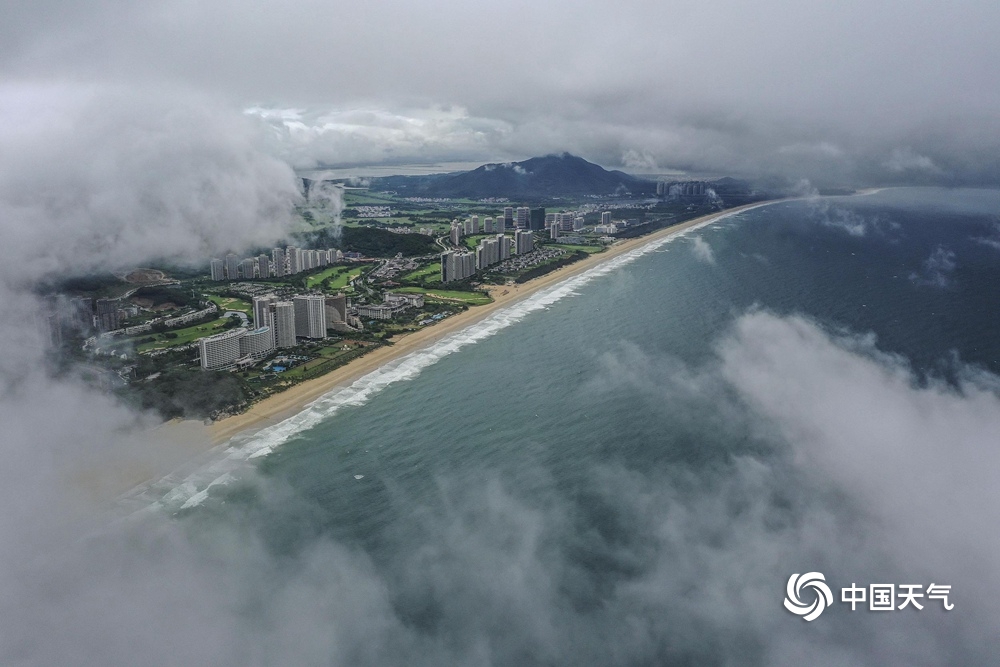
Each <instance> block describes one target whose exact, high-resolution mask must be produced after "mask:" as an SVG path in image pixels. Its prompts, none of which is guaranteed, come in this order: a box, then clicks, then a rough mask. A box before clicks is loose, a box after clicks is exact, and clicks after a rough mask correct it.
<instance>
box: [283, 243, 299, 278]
mask: <svg viewBox="0 0 1000 667" xmlns="http://www.w3.org/2000/svg"><path fill="white" fill-rule="evenodd" d="M285 255H287V256H288V273H289V274H291V275H294V274H296V273H298V272H299V271H301V270H302V251H301V250H299V249H298V248H296V247H295V246H292V245H290V246H288V247H287V248H285Z"/></svg>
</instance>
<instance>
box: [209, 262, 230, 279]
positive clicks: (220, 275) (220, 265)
mask: <svg viewBox="0 0 1000 667" xmlns="http://www.w3.org/2000/svg"><path fill="white" fill-rule="evenodd" d="M209 270H210V271H211V272H212V280H225V279H226V264H225V262H223V261H222V260H221V259H219V258H218V257H213V258H212V261H211V262H210V263H209Z"/></svg>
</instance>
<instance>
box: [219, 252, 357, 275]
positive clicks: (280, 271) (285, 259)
mask: <svg viewBox="0 0 1000 667" xmlns="http://www.w3.org/2000/svg"><path fill="white" fill-rule="evenodd" d="M343 259H344V253H342V252H341V251H340V250H337V249H336V248H330V249H329V250H310V249H306V248H297V247H295V246H287V247H285V248H275V249H274V250H272V251H271V255H270V257H269V256H268V255H266V254H260V255H258V256H257V257H247V258H244V259H240V258H239V256H238V255H236V254H234V253H229V254H228V255H226V257H225V259H219V258H218V257H214V258H212V261H211V262H210V270H211V274H212V280H252V279H254V278H271V277H275V278H282V277H284V276H288V275H293V274H296V273H300V272H302V271H308V270H309V269H315V268H318V267H322V266H329V265H330V264H334V263H336V262H339V261H342V260H343Z"/></svg>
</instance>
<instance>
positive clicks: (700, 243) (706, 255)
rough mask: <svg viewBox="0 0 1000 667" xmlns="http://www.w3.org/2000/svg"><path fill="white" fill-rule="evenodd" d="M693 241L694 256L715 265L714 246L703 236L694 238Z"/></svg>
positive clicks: (692, 250)
mask: <svg viewBox="0 0 1000 667" xmlns="http://www.w3.org/2000/svg"><path fill="white" fill-rule="evenodd" d="M691 240H692V241H693V243H692V245H691V252H693V253H694V256H695V257H697V258H698V259H699V260H700V261H702V262H705V263H706V264H715V253H713V252H712V246H710V245H709V244H708V242H707V241H706V240H705V239H703V238H701V236H694V237H693V238H692V239H691Z"/></svg>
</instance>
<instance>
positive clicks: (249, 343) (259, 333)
mask: <svg viewBox="0 0 1000 667" xmlns="http://www.w3.org/2000/svg"><path fill="white" fill-rule="evenodd" d="M239 346H240V357H250V358H251V359H254V360H255V361H260V360H261V359H263V358H264V357H266V356H267V355H269V354H270V353H271V352H273V351H274V331H273V330H272V329H271V327H260V328H259V329H254V330H253V331H249V332H247V333H246V335H244V336H242V337H241V338H240V339H239Z"/></svg>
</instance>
